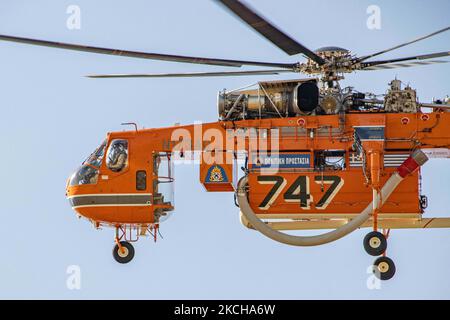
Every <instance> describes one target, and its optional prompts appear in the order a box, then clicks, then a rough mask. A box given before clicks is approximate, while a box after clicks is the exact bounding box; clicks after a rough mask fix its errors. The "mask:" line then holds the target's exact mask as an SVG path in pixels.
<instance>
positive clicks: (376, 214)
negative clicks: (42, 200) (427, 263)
mask: <svg viewBox="0 0 450 320" xmlns="http://www.w3.org/2000/svg"><path fill="white" fill-rule="evenodd" d="M218 2H220V3H221V4H222V5H224V6H225V7H227V8H228V9H229V10H230V11H231V12H233V13H234V14H235V15H237V16H238V17H239V18H240V19H242V20H243V21H244V22H245V23H247V24H248V25H249V26H250V27H252V28H253V29H254V30H256V31H257V32H259V33H260V34H261V35H262V36H264V37H265V38H267V39H268V40H270V41H271V42H272V43H273V44H275V45H276V46H278V47H279V48H280V49H281V50H283V51H284V52H286V53H287V54H288V55H296V54H303V55H304V56H305V57H306V58H307V60H306V62H298V63H274V62H259V61H240V60H225V59H212V58H200V57H188V56H177V55H166V54H155V53H147V52H135V51H126V50H117V49H107V48H100V47H90V46H82V45H75V44H67V43H59V42H51V41H43V40H35V39H28V38H21V37H15V36H6V35H0V40H5V41H13V42H19V43H25V44H31V45H39V46H47V47H54V48H63V49H69V50H78V51H85V52H93V53H100V54H109V55H120V56H125V57H133V58H143V59H156V60H165V61H175V62H184V63H197V64H207V65H215V66H225V67H241V66H258V67H266V68H270V69H264V70H256V71H255V70H252V71H225V72H206V73H177V74H113V75H93V76H90V77H93V78H127V77H142V78H158V77H209V76H248V75H268V74H280V73H292V72H294V73H302V74H306V75H312V76H313V77H310V78H307V79H298V80H281V81H261V82H258V84H257V85H255V87H253V88H252V87H247V88H244V89H238V90H232V91H226V90H225V91H222V92H219V95H218V111H219V120H218V121H217V122H212V123H207V124H202V125H185V126H181V125H176V126H173V127H167V128H159V129H138V128H137V126H135V128H134V129H133V130H129V131H122V132H111V133H108V134H107V137H106V139H105V141H104V142H102V143H101V145H100V146H99V147H98V148H97V149H96V150H95V151H94V152H93V153H92V154H91V156H90V157H88V159H87V160H85V161H84V162H83V163H82V165H81V167H80V168H79V169H78V170H77V171H76V172H75V173H74V174H73V175H72V176H71V177H70V178H69V179H68V182H67V187H66V189H67V190H66V194H67V197H68V199H69V201H70V204H71V206H72V208H73V209H74V210H75V211H76V212H77V214H78V215H80V216H82V217H85V218H87V219H89V220H90V221H91V222H92V223H93V224H94V226H95V227H97V228H99V227H100V226H111V227H114V228H115V230H116V235H115V242H116V246H115V247H114V249H113V256H114V258H115V259H116V260H117V261H118V262H120V263H127V262H129V261H131V260H132V258H133V257H134V249H133V246H132V245H131V243H130V242H133V241H136V240H138V239H139V237H140V236H142V235H147V234H152V235H153V236H154V238H155V240H156V236H157V234H158V231H159V226H160V223H161V222H162V221H163V220H164V219H165V218H166V217H167V216H168V215H169V214H170V213H171V212H172V211H173V210H174V205H173V199H172V196H173V183H174V176H173V163H174V162H175V161H180V160H183V159H186V158H192V157H193V155H194V156H195V155H197V156H198V157H199V159H200V182H201V183H202V184H203V185H204V187H205V189H206V190H207V191H210V192H233V193H234V195H235V200H236V204H237V205H238V206H239V208H240V220H241V222H242V223H243V224H244V226H246V227H248V228H250V229H256V230H258V231H259V232H261V233H262V234H264V235H265V236H267V237H269V238H271V239H273V240H275V241H279V242H282V243H285V244H289V245H294V246H315V245H321V244H325V243H329V242H332V241H335V240H337V239H339V238H341V237H344V236H345V235H347V234H349V233H350V232H352V231H354V230H356V229H357V228H363V227H368V228H371V229H372V231H371V232H370V233H368V234H367V236H366V237H365V238H364V241H363V243H364V248H365V250H366V251H367V253H368V254H370V255H372V256H378V258H377V259H376V261H375V262H374V273H375V275H376V276H377V277H379V278H380V279H382V280H387V279H390V278H392V277H393V275H394V273H395V265H394V263H393V261H392V260H391V259H390V258H388V257H387V256H386V249H387V238H388V235H389V230H390V229H399V228H448V227H450V218H425V217H423V216H422V215H423V212H424V209H425V208H426V206H427V198H426V197H425V196H424V195H422V194H421V190H420V166H422V165H423V164H424V163H425V162H426V161H427V159H428V157H429V156H432V157H445V158H448V157H450V151H449V146H450V113H449V111H450V100H449V99H448V98H445V99H442V100H435V101H433V102H431V103H423V102H419V101H418V100H417V98H416V91H415V90H414V89H413V88H411V87H410V86H409V85H408V86H404V85H402V82H401V81H400V80H397V79H395V80H392V82H391V83H390V87H389V89H388V91H387V93H386V94H385V95H384V96H380V95H375V94H372V93H362V92H359V91H356V90H355V89H353V88H352V87H347V88H341V86H340V84H339V81H340V80H342V79H343V78H344V74H346V73H350V72H354V71H360V70H362V71H366V70H377V69H387V68H397V67H410V66H414V65H426V64H431V63H446V62H449V61H448V60H436V59H437V58H443V57H448V56H449V55H450V52H439V53H432V54H424V55H417V56H410V57H404V58H396V59H389V60H373V58H375V57H377V56H379V55H381V54H384V53H387V52H390V51H392V50H395V49H398V48H401V47H404V46H406V45H409V44H412V43H415V42H418V41H420V40H424V39H427V38H430V37H432V36H434V35H437V34H440V33H443V32H445V31H448V30H449V29H450V27H447V28H444V29H442V30H439V31H436V32H433V33H431V34H428V35H426V36H423V37H420V38H417V39H415V40H412V41H409V42H406V43H403V44H400V45H397V46H394V47H392V48H389V49H387V50H382V51H379V52H376V53H373V54H369V55H365V56H361V57H358V56H355V55H353V54H352V53H351V52H350V51H348V50H346V49H343V48H338V47H324V48H321V49H318V50H316V51H311V50H309V49H308V48H307V47H305V46H303V45H302V44H300V43H299V42H298V41H296V40H294V39H292V38H291V37H289V36H288V35H286V34H285V33H283V32H282V31H280V29H278V28H277V27H275V26H274V25H273V24H271V23H270V22H268V21H267V20H266V19H264V18H263V17H262V16H261V15H259V14H257V13H256V12H255V11H254V10H252V9H251V8H250V7H249V6H248V5H246V4H244V3H243V2H240V1H237V0H222V1H218ZM425 110H431V112H425ZM238 160H243V161H242V162H243V166H242V172H240V171H239V172H240V175H241V177H240V179H239V180H238V179H237V178H238V175H239V174H238V169H237V161H238ZM315 229H332V231H329V232H326V233H323V234H321V235H317V236H297V235H291V234H286V233H283V232H281V231H282V230H315ZM280 230H281V231H280Z"/></svg>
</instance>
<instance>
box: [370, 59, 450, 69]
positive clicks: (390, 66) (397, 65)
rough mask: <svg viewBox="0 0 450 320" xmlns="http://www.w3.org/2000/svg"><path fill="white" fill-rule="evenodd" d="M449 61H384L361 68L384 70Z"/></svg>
mask: <svg viewBox="0 0 450 320" xmlns="http://www.w3.org/2000/svg"><path fill="white" fill-rule="evenodd" d="M448 62H450V61H444V60H431V61H412V62H406V63H386V64H381V65H374V66H369V67H366V68H363V69H361V70H384V69H394V68H409V67H415V66H425V65H430V64H438V63H448Z"/></svg>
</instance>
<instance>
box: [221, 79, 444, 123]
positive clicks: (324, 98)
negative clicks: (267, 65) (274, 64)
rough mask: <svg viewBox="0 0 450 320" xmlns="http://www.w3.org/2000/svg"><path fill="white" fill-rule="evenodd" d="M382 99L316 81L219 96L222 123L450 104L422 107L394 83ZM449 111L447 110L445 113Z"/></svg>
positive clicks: (412, 110)
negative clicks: (224, 121) (223, 121)
mask: <svg viewBox="0 0 450 320" xmlns="http://www.w3.org/2000/svg"><path fill="white" fill-rule="evenodd" d="M389 85H390V87H389V89H388V91H387V93H386V94H385V95H384V98H383V99H380V98H378V97H380V96H381V95H375V94H372V93H362V92H358V91H356V90H354V89H353V88H352V87H347V88H344V89H341V88H340V87H339V85H338V84H336V86H334V87H333V86H326V85H323V84H322V85H321V87H320V88H319V85H318V80H317V79H303V80H287V81H286V80H284V81H267V82H259V83H258V85H257V87H256V89H251V90H234V91H230V92H227V91H222V92H220V93H219V95H218V111H219V118H220V119H221V120H243V119H264V118H284V117H296V116H304V115H329V114H343V113H349V112H351V113H354V112H387V113H416V112H419V109H420V106H426V107H437V106H439V105H441V104H444V105H446V104H450V102H449V100H446V101H439V102H436V103H435V106H430V104H424V103H419V102H418V101H417V95H416V90H414V89H413V88H411V87H410V86H409V85H407V86H405V87H404V88H402V82H401V81H400V80H397V79H395V80H392V81H391V82H390V83H389ZM445 110H447V109H445Z"/></svg>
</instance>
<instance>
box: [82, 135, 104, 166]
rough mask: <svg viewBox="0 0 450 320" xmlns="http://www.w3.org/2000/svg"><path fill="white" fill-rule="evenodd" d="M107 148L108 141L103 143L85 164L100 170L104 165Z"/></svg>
mask: <svg viewBox="0 0 450 320" xmlns="http://www.w3.org/2000/svg"><path fill="white" fill-rule="evenodd" d="M105 148H106V140H105V141H103V142H102V144H101V145H100V147H98V148H97V149H95V151H94V152H93V153H92V154H91V155H90V156H89V158H87V160H86V161H85V163H87V164H90V165H92V166H94V167H97V168H99V167H100V165H101V164H102V160H103V156H104V155H105Z"/></svg>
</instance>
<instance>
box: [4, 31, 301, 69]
mask: <svg viewBox="0 0 450 320" xmlns="http://www.w3.org/2000/svg"><path fill="white" fill-rule="evenodd" d="M0 40H4V41H11V42H18V43H24V44H31V45H36V46H43V47H51V48H59V49H66V50H73V51H82V52H90V53H99V54H107V55H112V56H123V57H129V58H140V59H151V60H163V61H172V62H184V63H196V64H207V65H216V66H225V67H241V66H243V65H251V66H259V67H274V68H286V69H293V68H295V64H292V63H272V62H259V61H241V60H227V59H215V58H201V57H189V56H179V55H170V54H159V53H150V52H139V51H128V50H120V49H109V48H101V47H92V46H85V45H79V44H71V43H63V42H54V41H47V40H37V39H30V38H22V37H14V36H7V35H0Z"/></svg>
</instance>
